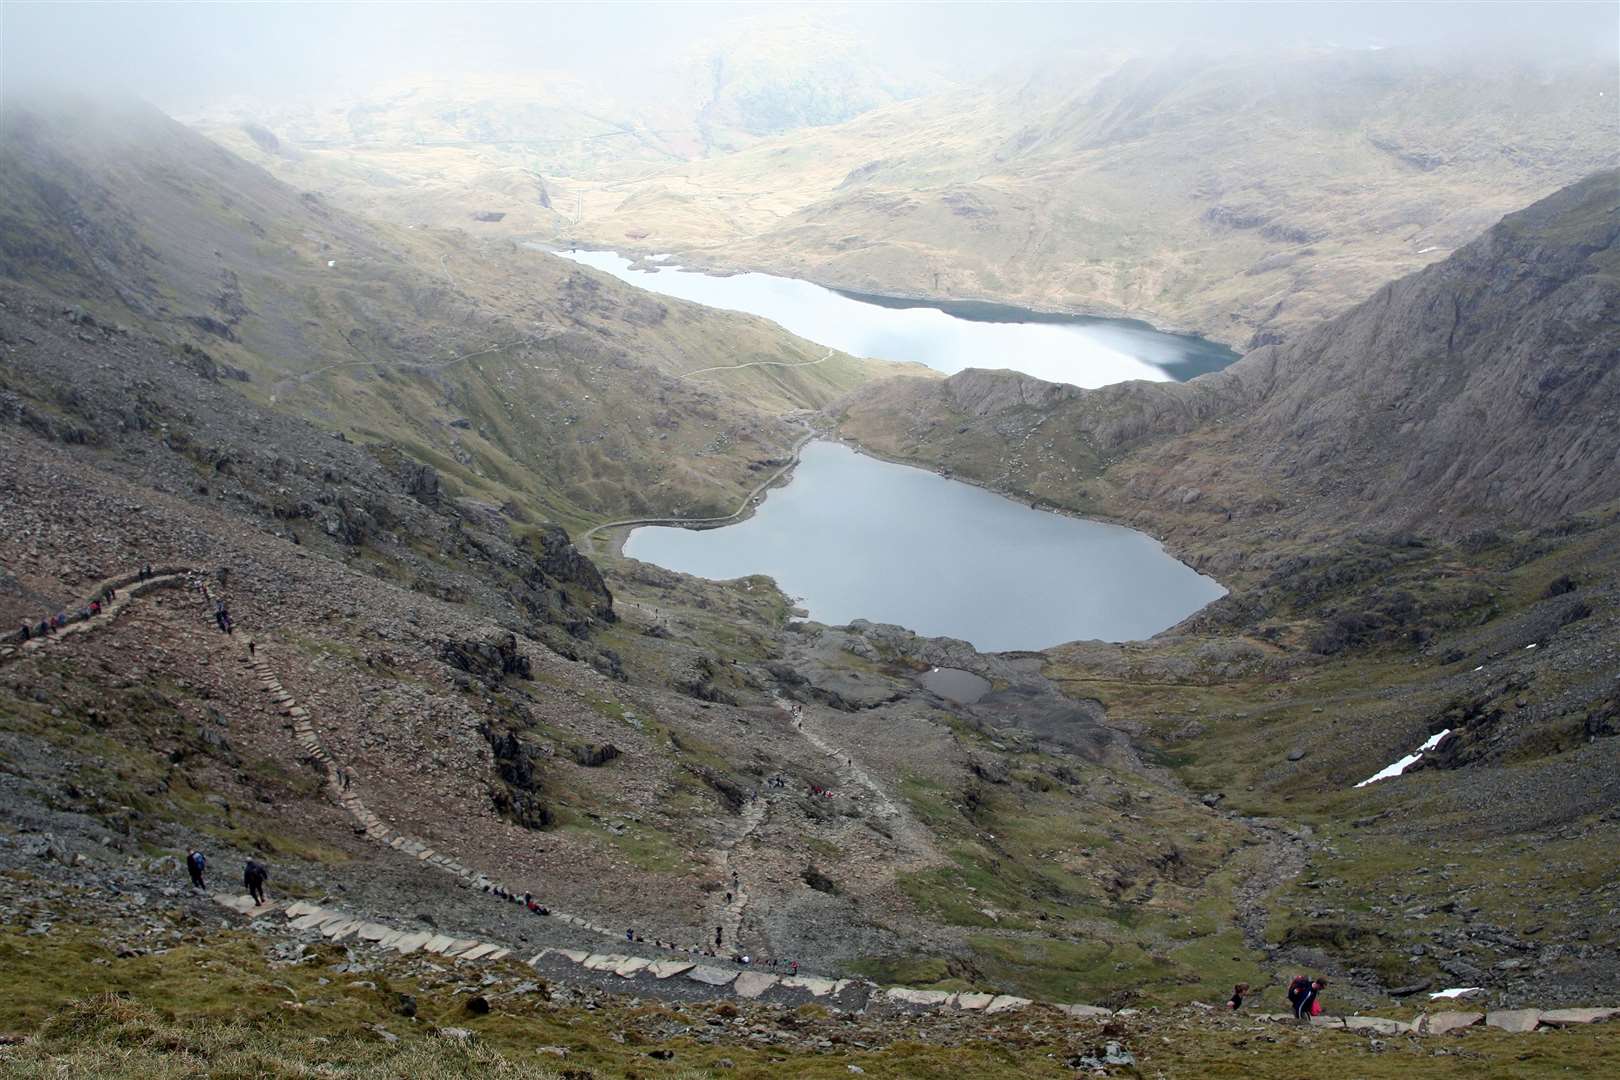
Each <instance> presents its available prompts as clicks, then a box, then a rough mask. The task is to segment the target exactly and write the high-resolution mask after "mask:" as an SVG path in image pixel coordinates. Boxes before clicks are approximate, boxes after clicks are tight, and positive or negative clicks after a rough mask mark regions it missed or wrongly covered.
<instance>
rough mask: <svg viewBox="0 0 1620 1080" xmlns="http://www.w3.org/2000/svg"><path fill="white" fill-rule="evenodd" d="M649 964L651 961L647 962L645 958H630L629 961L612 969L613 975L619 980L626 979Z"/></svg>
mask: <svg viewBox="0 0 1620 1080" xmlns="http://www.w3.org/2000/svg"><path fill="white" fill-rule="evenodd" d="M651 964H652V961H651V960H648V959H647V958H646V957H645V956H632V957H631V958H630V959H628V960H626V961H625V962H624V963H622V964H620V965H619V966H618V967H616V968H614V969H613V974H615V975H617V976H618V977H619V978H621V979H628V978H630V976H632V975H634V974H635V973H636V972H638V971H640V970H641V969H642V968H644V967H649V966H651Z"/></svg>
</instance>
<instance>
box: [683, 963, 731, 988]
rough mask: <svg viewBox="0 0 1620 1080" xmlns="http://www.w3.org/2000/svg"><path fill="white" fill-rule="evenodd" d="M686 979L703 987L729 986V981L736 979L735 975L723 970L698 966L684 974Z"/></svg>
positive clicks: (702, 965)
mask: <svg viewBox="0 0 1620 1080" xmlns="http://www.w3.org/2000/svg"><path fill="white" fill-rule="evenodd" d="M686 977H687V978H688V979H691V980H692V981H693V982H695V983H703V984H704V985H705V986H729V985H731V981H732V980H733V979H735V978H736V977H737V973H736V972H735V971H727V970H726V969H725V968H717V967H709V966H708V965H707V964H698V965H697V966H695V967H693V968H692V970H691V971H688V972H687V973H686Z"/></svg>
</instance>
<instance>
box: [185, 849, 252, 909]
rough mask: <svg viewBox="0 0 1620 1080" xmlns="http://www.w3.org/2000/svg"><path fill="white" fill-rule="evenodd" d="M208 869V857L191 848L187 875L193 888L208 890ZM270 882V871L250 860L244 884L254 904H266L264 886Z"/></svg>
mask: <svg viewBox="0 0 1620 1080" xmlns="http://www.w3.org/2000/svg"><path fill="white" fill-rule="evenodd" d="M207 869H208V856H206V855H204V854H203V853H202V852H200V851H198V850H197V849H196V848H191V849H189V850H188V851H187V852H186V873H188V874H190V875H191V884H192V887H193V888H198V889H206V888H207V887H208V886H207V885H205V884H203V871H205V870H207ZM269 880H270V870H269V868H268V867H266V866H265V865H264V863H262V862H260V861H259V860H258V859H249V860H248V861H247V865H245V866H244V867H243V868H242V884H243V885H245V886H247V891H248V895H249V896H251V897H253V902H254V903H255V904H258V905H260V906H263V904H264V886H265V884H266V883H267V882H268V881H269Z"/></svg>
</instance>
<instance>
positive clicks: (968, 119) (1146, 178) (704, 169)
mask: <svg viewBox="0 0 1620 1080" xmlns="http://www.w3.org/2000/svg"><path fill="white" fill-rule="evenodd" d="M1615 84H1616V71H1615V68H1614V66H1613V65H1612V64H1609V65H1603V64H1590V65H1587V66H1583V67H1571V68H1567V69H1559V70H1550V69H1544V68H1540V67H1537V66H1533V65H1530V64H1527V63H1524V62H1517V61H1501V62H1498V61H1494V60H1480V61H1478V62H1464V61H1460V60H1452V59H1442V58H1434V57H1429V56H1426V55H1421V54H1417V53H1415V52H1412V51H1409V50H1393V49H1392V50H1387V51H1377V52H1370V51H1365V50H1362V51H1352V50H1313V51H1307V52H1297V53H1292V54H1282V55H1265V56H1258V57H1257V56H1240V57H1227V58H1220V59H1214V58H1200V57H1198V56H1193V55H1183V56H1175V57H1169V58H1161V59H1147V58H1139V59H1132V60H1127V61H1124V62H1121V61H1120V60H1119V58H1117V57H1114V56H1104V55H1080V56H1073V57H1066V58H1064V59H1063V60H1062V61H1060V62H1054V63H1053V64H1051V65H1049V66H1047V67H1045V68H1042V69H1040V70H1038V71H1034V72H1029V71H1023V72H1018V73H1016V74H1008V75H1006V76H1003V77H1002V78H1000V79H998V80H994V81H991V82H990V83H987V84H984V85H979V86H975V87H969V88H958V89H952V90H948V91H945V92H943V93H939V94H935V95H932V96H929V97H926V98H923V99H920V100H917V101H913V102H907V103H903V104H899V105H896V106H893V107H890V108H887V109H882V110H878V111H875V112H873V113H870V114H867V115H864V116H861V117H859V118H857V119H855V120H852V121H851V122H849V123H847V124H842V125H839V126H837V127H833V128H815V129H805V130H800V131H797V132H793V133H791V134H789V135H787V136H784V137H782V138H779V139H773V140H770V141H768V142H766V143H762V144H760V145H758V146H755V147H752V148H749V149H746V150H743V151H741V152H739V153H736V154H732V155H727V156H724V157H720V158H717V159H714V160H709V161H704V162H697V163H693V164H691V165H688V166H686V167H684V168H680V169H675V170H671V171H666V172H663V173H660V174H658V175H655V176H652V177H649V178H646V179H645V180H642V181H639V182H636V183H633V184H627V183H609V184H604V185H602V186H601V189H600V191H599V192H597V193H596V194H597V198H596V199H595V200H594V202H593V199H592V192H590V191H587V192H586V194H585V196H584V202H585V205H586V206H587V208H592V207H594V209H591V210H590V211H589V212H588V213H587V215H586V220H585V222H584V224H583V226H582V227H581V228H582V231H583V232H585V233H587V234H589V235H590V236H591V237H592V238H595V239H598V240H600V241H601V242H603V243H607V242H620V243H622V242H623V240H624V238H625V237H626V236H631V237H640V238H641V239H639V240H636V244H637V245H639V246H645V247H649V248H651V249H656V250H675V251H678V252H681V253H682V254H683V256H685V257H686V258H688V260H689V261H700V262H706V263H709V264H712V265H714V266H717V267H751V268H757V269H767V270H773V271H777V272H781V273H787V274H793V275H799V276H805V277H809V278H812V279H814V280H817V281H820V282H822V283H824V284H832V285H837V286H845V287H851V288H856V289H864V290H869V291H890V292H901V293H908V294H923V295H944V296H951V297H983V298H990V299H997V300H1004V301H1011V302H1019V303H1024V304H1027V305H1030V306H1035V307H1057V308H1062V309H1078V310H1083V311H1090V312H1097V313H1104V314H1109V313H1129V314H1134V315H1138V316H1141V317H1143V318H1148V319H1151V320H1153V321H1156V322H1158V323H1159V324H1161V325H1169V326H1175V327H1181V328H1189V329H1195V330H1199V331H1202V332H1204V333H1206V334H1208V335H1210V336H1212V337H1215V338H1218V339H1220V340H1222V341H1226V342H1229V343H1232V344H1234V345H1237V346H1239V347H1244V346H1248V347H1252V346H1254V345H1258V344H1264V343H1266V342H1268V341H1275V340H1280V339H1281V338H1282V337H1285V336H1288V335H1290V334H1293V333H1296V332H1298V331H1299V330H1300V329H1301V328H1303V327H1306V326H1309V325H1311V324H1313V323H1315V322H1318V321H1320V320H1321V319H1323V318H1325V317H1327V316H1329V315H1332V314H1335V313H1337V312H1339V311H1342V310H1344V309H1345V308H1347V307H1348V306H1350V304H1351V303H1353V302H1354V301H1355V300H1356V299H1357V298H1358V297H1360V296H1364V295H1366V294H1367V293H1368V292H1370V291H1372V290H1373V289H1374V288H1376V287H1377V286H1378V285H1380V284H1381V283H1383V282H1384V281H1386V280H1388V279H1390V278H1392V277H1395V276H1398V275H1400V274H1402V273H1405V272H1408V271H1410V270H1413V269H1416V268H1418V267H1421V266H1423V265H1426V264H1428V263H1430V262H1434V261H1436V260H1438V259H1441V258H1444V257H1445V255H1446V254H1448V253H1449V252H1451V251H1453V250H1455V249H1456V248H1458V247H1460V246H1461V245H1462V244H1464V243H1466V242H1467V241H1468V240H1469V239H1471V238H1472V237H1474V236H1476V235H1478V233H1479V232H1480V231H1482V230H1483V229H1484V228H1486V227H1487V226H1488V225H1489V224H1490V223H1491V222H1492V221H1494V220H1496V218H1497V217H1499V216H1501V215H1502V214H1504V213H1506V212H1508V211H1510V210H1512V209H1514V208H1515V207H1519V206H1523V205H1525V204H1527V203H1529V202H1531V201H1533V200H1534V199H1536V198H1539V197H1541V196H1543V195H1546V194H1548V193H1549V192H1551V191H1552V190H1554V189H1556V188H1557V187H1559V186H1561V185H1563V184H1567V183H1570V182H1572V181H1574V180H1576V179H1578V178H1579V177H1581V176H1584V175H1587V174H1589V173H1591V172H1593V171H1594V170H1597V169H1600V168H1604V167H1611V166H1613V165H1614V164H1616V162H1617V154H1620V149H1617V147H1616V144H1615V140H1614V109H1613V97H1612V94H1613V88H1614V86H1615ZM1605 93H1608V94H1609V95H1610V96H1608V97H1605V96H1604V95H1605ZM610 196H612V197H611V198H610Z"/></svg>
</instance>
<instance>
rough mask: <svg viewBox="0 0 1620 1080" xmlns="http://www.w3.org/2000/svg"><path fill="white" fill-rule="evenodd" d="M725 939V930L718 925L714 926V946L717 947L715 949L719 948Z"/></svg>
mask: <svg viewBox="0 0 1620 1080" xmlns="http://www.w3.org/2000/svg"><path fill="white" fill-rule="evenodd" d="M725 940H726V932H725V930H723V929H722V928H720V927H718V926H717V927H715V928H714V947H715V948H717V949H718V948H720V946H721V945H722V944H723V943H724V942H725Z"/></svg>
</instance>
